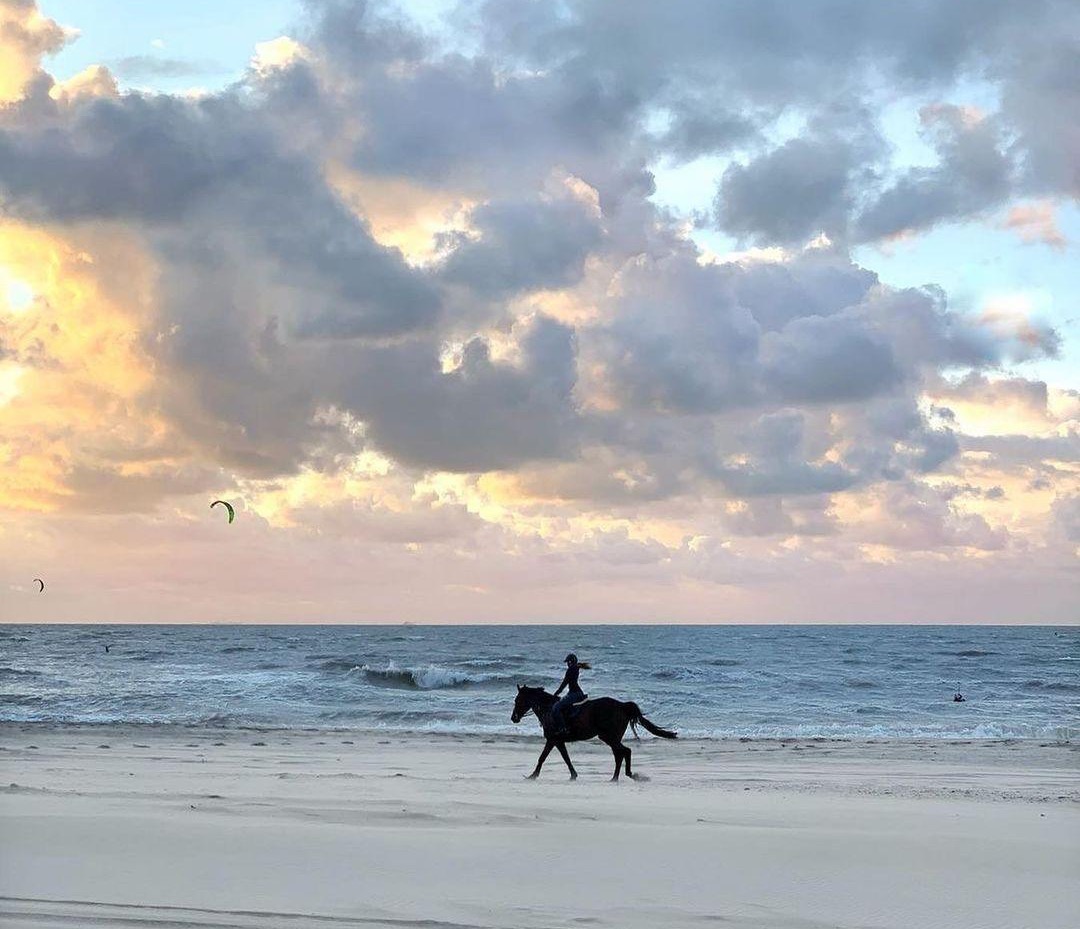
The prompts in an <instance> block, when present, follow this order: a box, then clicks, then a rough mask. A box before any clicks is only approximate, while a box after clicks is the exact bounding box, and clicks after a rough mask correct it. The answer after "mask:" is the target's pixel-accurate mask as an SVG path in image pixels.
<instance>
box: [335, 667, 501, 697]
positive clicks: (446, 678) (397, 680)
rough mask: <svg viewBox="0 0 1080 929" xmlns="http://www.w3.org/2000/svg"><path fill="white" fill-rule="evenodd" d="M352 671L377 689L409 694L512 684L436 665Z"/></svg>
mask: <svg viewBox="0 0 1080 929" xmlns="http://www.w3.org/2000/svg"><path fill="white" fill-rule="evenodd" d="M350 671H351V672H352V673H356V672H359V673H360V674H362V675H363V677H364V680H365V681H366V682H367V683H369V684H374V685H375V686H377V687H397V688H405V689H408V690H447V689H450V688H456V687H477V686H483V685H485V684H487V685H494V684H507V683H509V682H510V680H511V678H509V677H506V676H505V675H502V674H483V673H477V672H474V671H461V670H456V669H454V668H442V667H439V666H438V665H433V664H430V665H426V666H423V667H416V668H399V667H398V666H397V665H395V664H394V663H393V662H392V661H390V662H387V664H386V665H384V666H383V667H372V666H371V665H366V664H365V665H359V666H354V667H353V668H351V669H350Z"/></svg>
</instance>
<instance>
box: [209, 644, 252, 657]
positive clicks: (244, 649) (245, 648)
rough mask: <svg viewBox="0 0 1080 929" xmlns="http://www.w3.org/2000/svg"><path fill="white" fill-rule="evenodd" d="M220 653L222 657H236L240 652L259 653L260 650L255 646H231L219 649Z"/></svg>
mask: <svg viewBox="0 0 1080 929" xmlns="http://www.w3.org/2000/svg"><path fill="white" fill-rule="evenodd" d="M218 651H219V652H221V654H222V655H235V654H236V653H238V652H257V651H258V649H257V648H256V647H255V646H254V645H229V646H226V647H225V648H219V649H218Z"/></svg>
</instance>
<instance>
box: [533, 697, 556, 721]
mask: <svg viewBox="0 0 1080 929" xmlns="http://www.w3.org/2000/svg"><path fill="white" fill-rule="evenodd" d="M554 705H555V697H553V696H552V695H551V694H549V693H548V692H547V691H546V690H542V691H540V693H538V694H537V695H536V696H535V697H534V698H533V702H532V711H533V712H534V713H535V714H536V715H537V717H538V718H540V719H543V717H544V716H546V715H547V714H548V713H550V712H551V708H552V707H553V706H554Z"/></svg>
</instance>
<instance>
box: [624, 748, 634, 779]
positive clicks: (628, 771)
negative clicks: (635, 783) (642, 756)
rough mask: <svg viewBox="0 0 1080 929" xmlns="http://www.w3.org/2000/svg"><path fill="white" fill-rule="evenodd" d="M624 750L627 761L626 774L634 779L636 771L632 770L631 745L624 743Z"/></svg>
mask: <svg viewBox="0 0 1080 929" xmlns="http://www.w3.org/2000/svg"><path fill="white" fill-rule="evenodd" d="M622 750H623V761H625V762H626V776H627V777H628V778H630V779H631V780H633V779H634V772H633V771H631V770H630V754H631V752H630V747H629V746H627V745H623V746H622Z"/></svg>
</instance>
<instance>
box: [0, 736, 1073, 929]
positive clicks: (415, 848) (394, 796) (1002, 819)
mask: <svg viewBox="0 0 1080 929" xmlns="http://www.w3.org/2000/svg"><path fill="white" fill-rule="evenodd" d="M630 744H631V747H632V748H633V749H634V753H635V766H636V767H638V768H639V770H640V771H641V772H642V773H644V774H646V775H647V776H648V778H649V779H648V781H641V782H624V783H621V784H619V785H612V784H610V783H608V781H607V777H608V776H609V774H610V766H611V755H610V752H608V750H607V749H606V748H604V747H603V746H596V745H589V746H578V747H575V748H574V749H573V750H572V751H573V755H574V759H575V764H576V765H577V766H578V769H579V771H580V773H581V778H580V779H579V780H578V781H577V782H576V783H570V782H569V781H568V780H567V779H566V771H565V768H564V767H563V765H562V762H561V760H559V759H558V758H557V756H553V757H552V759H551V760H549V762H548V765H547V766H546V767H545V770H544V773H543V776H542V777H541V779H540V781H538V782H528V781H525V780H524V779H523V778H522V775H523V774H525V773H527V772H528V771H529V770H530V769H531V767H532V764H533V763H534V761H535V758H536V754H537V752H538V750H539V748H540V745H539V740H538V739H514V740H498V741H491V740H480V739H468V738H464V737H462V738H455V737H432V738H421V737H417V736H410V737H401V736H387V737H375V736H368V735H362V734H358V733H347V732H313V731H305V732H296V731H273V732H252V731H228V732H224V731H214V730H188V729H180V728H175V729H162V730H153V731H151V730H148V729H145V728H137V727H95V728H71V729H65V728H45V727H41V726H29V727H22V726H15V725H7V726H5V727H3V728H0V749H2V751H0V774H2V778H3V780H2V783H3V784H4V785H5V786H3V788H0V923H2V924H3V925H5V926H11V927H38V929H40V927H53V926H55V927H75V926H98V927H101V926H104V927H110V926H115V927H121V926H124V927H134V926H141V927H182V926H195V927H223V929H234V927H250V926H258V927H271V929H277V927H289V929H295V927H299V926H325V927H351V926H357V927H361V926H363V927H398V929H402V927H414V926H415V927H431V929H440V927H485V929H488V927H514V929H532V927H538V929H539V927H594V926H595V927H605V926H607V927H631V929H633V927H664V926H673V927H680V926H687V927H704V926H724V927H735V929H738V927H747V929H750V927H754V929H770V927H776V929H788V927H790V929H796V927H806V929H809V927H826V926H835V927H852V929H854V927H860V929H865V927H896V929H911V927H924V929H925V927H980V929H994V927H1002V929H1006V927H1007V929H1016V927H1020V926H1032V927H1039V929H1057V927H1062V929H1064V927H1071V926H1073V925H1075V914H1076V913H1077V912H1080V890H1078V882H1077V881H1076V877H1077V875H1078V874H1080V771H1078V761H1080V753H1078V752H1077V748H1078V746H1073V745H1056V744H1043V745H1040V744H1037V743H1029V742H1013V743H1000V742H994V743H987V742H973V743H959V744H950V743H945V742H922V743H848V742H830V741H801V742H784V743H780V742H747V743H740V742H694V741H689V740H688V741H685V742H681V741H680V742H675V743H672V742H662V741H660V740H652V739H648V740H643V741H642V742H639V743H637V742H631V743H630Z"/></svg>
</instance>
